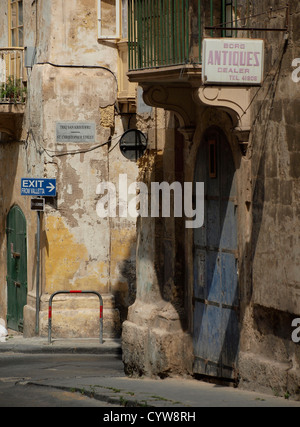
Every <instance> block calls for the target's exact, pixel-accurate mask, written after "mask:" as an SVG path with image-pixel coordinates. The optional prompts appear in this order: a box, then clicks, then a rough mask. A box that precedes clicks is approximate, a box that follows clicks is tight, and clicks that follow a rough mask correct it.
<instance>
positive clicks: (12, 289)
mask: <svg viewBox="0 0 300 427" xmlns="http://www.w3.org/2000/svg"><path fill="white" fill-rule="evenodd" d="M6 233H7V277H6V280H7V327H8V328H10V329H13V330H16V331H23V309H24V305H26V302H27V243H26V219H25V216H24V214H23V212H22V211H21V209H20V208H19V207H18V206H13V207H12V208H11V210H10V211H9V214H8V216H7V227H6Z"/></svg>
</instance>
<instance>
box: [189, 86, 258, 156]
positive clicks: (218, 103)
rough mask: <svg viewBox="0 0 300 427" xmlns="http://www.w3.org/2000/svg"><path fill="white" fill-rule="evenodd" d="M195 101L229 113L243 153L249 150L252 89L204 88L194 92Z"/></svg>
mask: <svg viewBox="0 0 300 427" xmlns="http://www.w3.org/2000/svg"><path fill="white" fill-rule="evenodd" d="M193 95H194V101H195V102H196V103H197V104H198V105H202V106H203V105H207V106H210V107H216V108H220V109H222V110H225V111H227V113H228V114H229V115H230V116H231V119H232V122H233V126H234V133H235V135H236V137H237V139H238V141H239V144H240V146H241V149H242V151H245V150H246V149H247V145H248V141H249V135H250V129H251V121H250V109H249V105H250V88H247V87H236V86H234V87H232V86H202V87H200V88H197V89H196V90H195V91H194V94H193Z"/></svg>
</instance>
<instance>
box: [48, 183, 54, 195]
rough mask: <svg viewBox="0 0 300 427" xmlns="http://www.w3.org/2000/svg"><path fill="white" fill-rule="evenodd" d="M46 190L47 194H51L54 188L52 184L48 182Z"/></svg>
mask: <svg viewBox="0 0 300 427" xmlns="http://www.w3.org/2000/svg"><path fill="white" fill-rule="evenodd" d="M46 188H47V190H48V189H49V193H51V191H53V190H54V188H55V186H54V185H53V184H52V182H49V185H48V187H46Z"/></svg>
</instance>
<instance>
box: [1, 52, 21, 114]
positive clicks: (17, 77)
mask: <svg viewBox="0 0 300 427" xmlns="http://www.w3.org/2000/svg"><path fill="white" fill-rule="evenodd" d="M23 57H24V48H21V47H11V48H8V47H6V48H0V104H2V105H3V104H4V105H7V104H14V105H16V104H24V102H25V97H26V87H25V85H24V75H25V73H24V60H23ZM2 110H3V107H2V108H1V109H0V111H2Z"/></svg>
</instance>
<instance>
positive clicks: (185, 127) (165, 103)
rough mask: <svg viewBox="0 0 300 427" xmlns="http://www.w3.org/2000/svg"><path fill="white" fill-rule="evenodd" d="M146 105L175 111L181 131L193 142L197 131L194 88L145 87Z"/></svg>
mask: <svg viewBox="0 0 300 427" xmlns="http://www.w3.org/2000/svg"><path fill="white" fill-rule="evenodd" d="M143 89H144V93H143V98H144V101H145V102H146V104H148V105H151V106H153V107H157V108H163V109H165V110H169V111H173V112H174V113H175V114H176V116H177V118H178V120H179V124H180V128H179V131H180V132H181V133H182V134H183V135H184V137H185V138H186V139H187V140H188V141H192V138H193V135H194V132H195V129H196V122H195V121H196V115H195V113H196V111H195V110H196V109H195V106H194V103H193V88H192V87H190V86H176V87H173V86H162V85H154V86H153V85H151V86H144V85H143Z"/></svg>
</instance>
